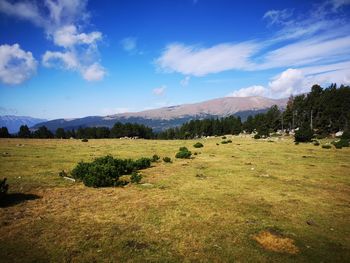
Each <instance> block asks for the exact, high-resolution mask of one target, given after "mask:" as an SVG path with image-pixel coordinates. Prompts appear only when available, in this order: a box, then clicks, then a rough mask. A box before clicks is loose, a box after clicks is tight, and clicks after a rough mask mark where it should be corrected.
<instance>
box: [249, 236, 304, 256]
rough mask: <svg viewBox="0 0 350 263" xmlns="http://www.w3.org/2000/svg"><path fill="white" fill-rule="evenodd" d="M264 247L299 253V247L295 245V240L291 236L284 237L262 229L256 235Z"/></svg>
mask: <svg viewBox="0 0 350 263" xmlns="http://www.w3.org/2000/svg"><path fill="white" fill-rule="evenodd" d="M254 240H256V241H257V242H258V243H259V244H260V245H261V246H262V247H263V248H265V249H267V250H271V251H274V252H280V253H289V254H297V253H298V252H299V249H298V248H297V247H296V246H295V245H294V240H293V239H291V238H289V237H282V236H280V235H276V234H273V233H271V232H269V231H261V232H260V233H259V234H258V235H255V236H254Z"/></svg>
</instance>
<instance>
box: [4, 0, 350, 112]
mask: <svg viewBox="0 0 350 263" xmlns="http://www.w3.org/2000/svg"><path fill="white" fill-rule="evenodd" d="M349 20H350V0H327V1H249V0H247V1H225V0H196V1H194V0H176V1H175V0H173V1H170V0H159V1H155V0H124V1H118V0H115V1H112V0H110V1H107V0H105V1H93V0H91V1H85V0H38V1H34V0H32V1H13V0H0V32H1V34H0V115H8V114H9V115H27V116H34V117H41V118H47V119H54V118H72V117H82V116H88V115H107V114H113V113H119V112H124V111H140V110H144V109H150V108H158V107H163V106H169V105H176V104H182V103H192V102H199V101H203V100H208V99H212V98H217V97H224V96H241V97H244V96H266V97H271V98H281V97H288V96H290V95H291V94H299V93H303V92H307V91H308V90H309V88H310V87H311V85H313V84H315V83H318V84H321V85H324V86H326V85H328V84H329V83H332V82H336V83H338V84H341V83H343V84H350V23H349Z"/></svg>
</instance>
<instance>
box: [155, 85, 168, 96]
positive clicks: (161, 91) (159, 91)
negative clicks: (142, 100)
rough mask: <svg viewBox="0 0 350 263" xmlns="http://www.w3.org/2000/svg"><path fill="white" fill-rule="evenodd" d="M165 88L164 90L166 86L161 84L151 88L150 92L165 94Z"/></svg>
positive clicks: (159, 94)
mask: <svg viewBox="0 0 350 263" xmlns="http://www.w3.org/2000/svg"><path fill="white" fill-rule="evenodd" d="M165 90H166V86H165V85H163V86H161V87H159V88H155V89H153V91H152V92H153V94H154V95H157V96H163V95H164V94H165Z"/></svg>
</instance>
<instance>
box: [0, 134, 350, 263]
mask: <svg viewBox="0 0 350 263" xmlns="http://www.w3.org/2000/svg"><path fill="white" fill-rule="evenodd" d="M228 139H231V140H232V143H229V144H221V143H220V142H221V141H222V139H221V138H220V137H217V138H211V139H201V140H127V139H99V140H89V141H88V142H82V141H80V140H59V139H51V140H40V139H39V140H36V139H1V140H0V171H1V176H0V179H1V178H3V177H7V178H8V183H9V186H10V188H9V193H8V197H9V198H10V199H9V200H10V201H8V202H6V203H4V204H2V205H1V207H0V261H1V262H296V261H297V262H346V261H347V260H349V258H350V220H349V219H350V177H349V176H350V149H349V148H343V149H335V148H334V147H332V148H331V149H323V148H321V146H314V145H313V144H299V145H295V144H294V142H293V138H291V137H283V138H274V139H273V140H272V141H268V140H254V139H252V138H250V137H241V136H232V137H231V136H230V137H228ZM198 141H199V142H201V143H203V144H204V147H203V148H199V149H196V148H194V147H193V144H194V143H196V142H198ZM217 144H219V145H217ZM181 146H186V147H187V148H189V150H191V151H192V153H194V152H197V155H192V156H193V158H192V159H175V158H174V156H175V153H176V152H177V150H178V149H179V147H181ZM107 154H111V155H113V156H114V157H120V158H140V157H152V155H153V154H158V155H159V156H160V157H161V158H163V157H165V156H169V157H171V158H172V161H173V162H172V163H164V162H163V161H159V162H156V163H153V164H152V167H151V168H149V169H145V170H142V171H141V173H142V175H143V178H142V182H141V183H140V184H128V185H127V186H125V187H108V188H89V187H86V186H84V185H83V184H82V183H81V182H72V181H70V180H65V179H64V178H62V177H60V176H58V174H59V172H60V171H62V170H65V171H67V172H69V171H71V170H72V169H73V168H74V166H75V165H76V164H77V163H78V162H79V161H81V160H83V161H92V160H93V159H94V158H96V157H101V156H105V155H107Z"/></svg>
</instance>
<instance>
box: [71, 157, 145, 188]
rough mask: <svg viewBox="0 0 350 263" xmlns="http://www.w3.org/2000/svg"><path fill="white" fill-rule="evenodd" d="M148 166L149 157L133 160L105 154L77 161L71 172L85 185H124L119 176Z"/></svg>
mask: <svg viewBox="0 0 350 263" xmlns="http://www.w3.org/2000/svg"><path fill="white" fill-rule="evenodd" d="M150 166H151V159H150V158H140V159H138V160H135V161H133V160H131V159H117V158H113V157H112V156H110V155H107V156H105V157H100V158H97V159H95V160H94V161H93V162H91V163H85V162H80V163H78V164H77V166H76V167H75V168H74V169H73V170H72V172H71V174H72V176H73V177H74V178H75V179H78V180H81V181H83V183H84V184H85V185H86V186H90V187H106V186H119V185H125V184H124V183H123V182H121V181H119V177H120V176H122V175H126V174H130V173H132V172H134V171H137V170H141V169H145V168H148V167H150Z"/></svg>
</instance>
